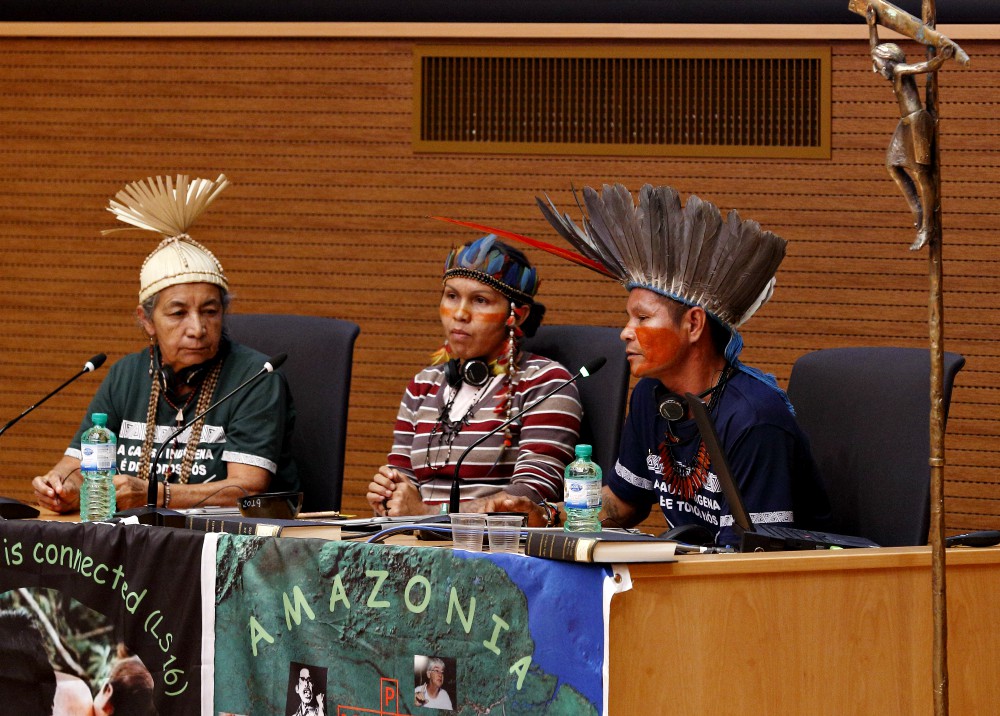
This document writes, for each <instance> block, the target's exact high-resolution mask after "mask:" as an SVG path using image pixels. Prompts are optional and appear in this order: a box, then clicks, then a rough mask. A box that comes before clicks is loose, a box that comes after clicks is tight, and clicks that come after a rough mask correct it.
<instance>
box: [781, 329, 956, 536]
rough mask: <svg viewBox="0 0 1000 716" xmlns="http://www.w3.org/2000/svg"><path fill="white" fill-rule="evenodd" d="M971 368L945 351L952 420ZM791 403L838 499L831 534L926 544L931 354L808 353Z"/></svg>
mask: <svg viewBox="0 0 1000 716" xmlns="http://www.w3.org/2000/svg"><path fill="white" fill-rule="evenodd" d="M963 365H965V358H963V357H962V356H961V355H959V354H957V353H945V355H944V396H943V398H944V406H943V407H944V415H945V418H947V414H948V406H949V404H950V402H951V391H952V386H953V385H954V383H955V375H956V374H957V373H958V371H959V370H961V368H962V366H963ZM788 397H789V398H790V399H791V401H792V405H793V406H795V411H796V416H797V418H798V422H799V425H800V426H801V427H802V429H803V430H804V431H805V433H806V435H808V436H809V441H810V444H811V445H812V451H813V456H814V457H815V458H816V462H817V464H818V465H819V471H820V476H821V478H822V480H823V484H824V485H825V487H826V490H827V494H828V495H829V497H830V505H831V511H832V520H831V522H830V523H829V525H828V526H827V530H828V531H830V532H837V533H840V534H848V535H857V536H860V537H867V538H869V539H871V540H874V541H875V542H877V543H878V544H880V545H882V546H884V547H893V546H902V545H923V544H926V543H927V533H928V528H929V524H930V466H929V464H928V460H929V458H930V352H929V351H928V350H924V349H920V348H875V347H872V348H828V349H824V350H818V351H815V352H812V353H807V354H806V355H804V356H802V357H800V358H799V359H798V360H797V361H795V365H794V366H793V367H792V374H791V377H790V378H789V381H788Z"/></svg>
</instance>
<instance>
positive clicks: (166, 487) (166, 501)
mask: <svg viewBox="0 0 1000 716" xmlns="http://www.w3.org/2000/svg"><path fill="white" fill-rule="evenodd" d="M169 506H170V483H169V482H168V481H167V480H164V481H163V507H164V509H166V508H167V507H169Z"/></svg>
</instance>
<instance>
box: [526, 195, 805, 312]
mask: <svg viewBox="0 0 1000 716" xmlns="http://www.w3.org/2000/svg"><path fill="white" fill-rule="evenodd" d="M537 201H538V206H539V208H541V210H542V214H544V216H545V218H546V219H548V221H549V223H551V224H552V226H553V227H555V229H556V231H558V232H559V234H560V235H561V236H562V237H563V238H564V239H566V240H567V241H568V242H570V244H572V245H573V246H574V247H575V248H576V249H577V250H579V251H580V253H581V254H583V256H585V257H587V258H590V259H592V260H593V261H595V262H597V263H599V264H600V265H601V266H602V267H603V268H604V269H605V270H606V271H605V272H606V273H607V274H609V275H611V276H613V277H614V278H616V279H618V280H619V281H620V282H621V283H622V284H623V285H624V286H625V287H626V288H628V289H629V290H631V289H633V288H646V289H649V290H651V291H654V292H656V293H659V294H661V295H663V296H668V297H670V298H673V299H676V300H678V301H680V302H682V303H685V304H688V305H691V306H701V307H702V308H704V309H705V311H706V312H707V313H709V314H710V315H712V316H713V317H715V318H716V319H717V320H718V321H719V322H721V323H722V324H724V325H726V326H728V327H730V328H737V327H739V326H740V325H742V324H743V323H744V322H745V321H746V320H747V319H748V318H750V316H752V315H753V313H754V312H755V311H756V310H757V309H758V308H760V307H761V306H762V305H764V303H766V302H767V300H768V299H769V298H770V297H771V293H772V290H773V287H774V273H775V271H777V269H778V266H779V264H781V261H782V259H783V258H784V257H785V241H784V239H782V238H780V237H778V236H776V235H774V234H772V233H771V232H769V231H764V230H762V229H761V227H760V224H758V223H757V222H756V221H752V220H746V221H744V220H742V219H741V218H740V215H739V213H738V212H736V211H735V210H734V211H730V212H729V214H728V216H727V217H726V219H725V220H723V219H722V216H721V214H720V213H719V209H718V208H717V207H716V206H715V205H714V204H711V203H710V202H707V201H702V200H701V199H699V198H698V197H697V196H694V195H693V194H692V195H691V196H690V197H688V200H687V203H686V204H685V205H684V206H683V207H682V206H681V201H680V196H679V195H678V193H677V191H676V190H675V189H673V188H672V187H669V186H660V187H653V186H651V185H649V184H647V185H645V186H644V187H642V189H640V190H639V203H638V205H636V204H635V202H634V201H633V199H632V195H631V194H630V193H629V190H628V189H626V188H625V187H624V186H623V185H621V184H615V185H613V186H610V185H607V184H606V185H604V188H603V189H602V190H601V191H600V192H598V191H596V190H595V189H592V188H590V187H586V188H585V189H584V190H583V202H584V205H585V206H586V209H587V214H588V215H587V216H585V217H584V218H583V227H582V228H580V227H578V226H577V225H576V224H575V223H574V222H573V220H572V219H571V218H570V217H569V215H568V214H560V213H559V210H558V209H556V207H555V205H554V204H553V203H552V201H551V199H549V198H548V197H547V196H546V197H545V201H542V200H541V199H538V200H537Z"/></svg>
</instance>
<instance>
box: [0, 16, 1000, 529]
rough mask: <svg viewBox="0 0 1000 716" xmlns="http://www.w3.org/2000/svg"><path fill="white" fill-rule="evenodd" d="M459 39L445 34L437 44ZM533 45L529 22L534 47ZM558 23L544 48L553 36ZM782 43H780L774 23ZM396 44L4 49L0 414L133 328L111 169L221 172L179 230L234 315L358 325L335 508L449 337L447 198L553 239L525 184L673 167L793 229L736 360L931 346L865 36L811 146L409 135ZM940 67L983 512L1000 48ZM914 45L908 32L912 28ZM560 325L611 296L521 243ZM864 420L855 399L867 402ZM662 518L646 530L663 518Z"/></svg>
mask: <svg viewBox="0 0 1000 716" xmlns="http://www.w3.org/2000/svg"><path fill="white" fill-rule="evenodd" d="M453 41H454V42H461V41H462V40H461V39H460V38H456V39H454V40H453ZM539 42H545V40H539ZM552 42H557V41H556V40H552ZM789 42H794V41H789ZM415 44H416V41H415V40H412V39H391V38H390V39H383V38H377V37H372V38H367V39H324V38H316V39H297V38H293V37H287V38H272V39H267V38H254V37H246V38H238V37H237V38H207V37H204V38H183V37H178V38H166V37H161V38H156V37H147V38H136V39H128V38H111V39H109V38H78V37H71V36H67V37H48V38H45V37H41V38H27V37H23V38H6V39H5V42H4V44H3V46H2V47H0V65H2V69H0V90H2V91H3V93H4V97H5V101H4V102H3V103H2V104H0V247H2V249H3V251H2V254H0V277H2V281H0V309H2V311H0V326H2V330H0V365H2V368H0V386H2V391H0V415H3V416H11V417H12V416H14V415H16V414H17V413H19V412H20V411H21V410H22V409H23V408H24V407H25V406H26V405H29V404H31V403H32V402H34V401H35V400H36V399H37V398H38V397H40V396H41V395H43V394H44V393H46V392H48V390H50V389H51V388H52V387H54V386H55V385H58V384H59V383H60V382H62V380H65V378H66V377H68V376H69V375H71V374H72V373H74V372H75V371H76V370H78V368H79V365H81V364H82V362H83V361H84V360H86V359H87V358H88V357H89V356H90V355H92V354H94V353H96V352H98V351H104V352H107V353H108V354H109V357H110V358H111V359H112V360H114V359H116V358H118V357H120V356H122V355H123V354H125V353H127V352H129V351H132V350H136V349H138V348H139V347H141V345H142V340H141V336H140V334H139V333H138V329H137V328H136V326H135V323H134V319H133V311H134V307H135V293H136V290H137V274H138V267H139V264H140V263H141V261H142V259H143V257H144V256H145V255H146V254H147V253H148V252H149V251H150V250H151V249H152V248H153V246H154V245H155V240H154V239H153V237H151V236H147V235H144V234H142V233H141V232H123V233H116V234H112V235H110V236H101V234H100V231H101V230H102V229H106V228H112V227H114V226H115V223H114V222H113V219H112V217H111V215H110V214H108V213H107V212H105V211H104V207H105V205H106V202H107V200H108V199H109V198H110V197H111V196H112V195H113V194H114V193H115V192H116V191H117V190H118V189H119V188H120V187H121V186H122V185H123V184H124V183H125V182H128V181H132V180H135V179H139V178H143V177H145V176H150V175H155V174H162V173H175V172H189V173H192V174H197V175H211V176H214V175H215V174H216V173H218V172H225V173H226V174H227V175H228V176H229V177H230V179H231V181H232V182H233V186H232V187H230V188H229V189H228V190H227V191H226V192H225V193H224V194H223V196H222V198H220V200H219V201H218V202H217V203H216V204H215V205H214V206H213V207H212V208H211V209H210V210H209V212H207V213H206V214H205V216H204V217H203V218H202V220H201V221H200V222H199V223H198V225H197V226H196V228H195V231H193V232H192V233H193V234H194V235H195V236H196V238H198V239H199V240H201V241H203V242H204V243H206V244H207V245H208V246H210V247H211V248H212V249H213V251H215V252H216V253H217V254H218V256H219V257H220V259H221V260H222V262H223V265H224V266H225V267H226V270H227V272H228V274H229V277H230V280H231V283H232V285H233V289H234V293H235V294H236V300H235V302H234V310H235V311H239V312H259V311H272V312H277V313H305V314H315V315H329V316H338V317H342V318H347V319H350V320H354V321H357V322H358V323H359V324H360V325H361V328H362V333H361V336H360V337H359V339H358V343H357V348H356V353H355V371H354V383H353V387H352V395H351V424H350V429H349V436H348V444H347V460H346V462H347V464H346V471H347V479H346V481H345V488H344V489H345V494H344V508H345V510H348V511H353V512H358V513H362V514H363V513H364V512H365V511H366V506H365V503H364V499H363V494H364V488H365V486H366V484H367V482H368V479H369V476H370V475H371V473H372V472H373V471H374V470H375V469H376V467H377V466H378V465H379V464H380V463H381V462H382V460H383V459H384V455H385V452H386V450H387V449H388V447H389V443H390V439H391V434H390V431H391V425H392V419H393V417H394V415H395V410H396V405H397V402H398V399H399V395H400V393H401V391H402V390H403V388H404V386H405V384H406V381H407V380H408V379H409V378H410V376H412V374H413V373H414V372H415V371H416V370H417V369H419V368H420V367H421V366H422V365H423V364H424V363H425V361H426V359H427V356H428V354H429V353H430V352H431V351H433V350H434V349H435V348H436V347H437V345H438V344H439V342H440V339H441V336H440V327H439V324H438V321H437V314H436V311H435V305H436V302H437V292H438V290H439V280H438V276H439V274H440V270H441V265H442V262H443V259H444V255H445V253H446V252H447V250H448V249H449V248H450V247H451V246H452V245H453V244H456V243H459V242H461V241H464V240H467V239H468V238H472V236H473V234H470V233H469V232H466V231H464V230H461V229H458V228H456V227H451V226H447V225H444V224H439V223H438V222H434V221H432V220H430V219H429V218H428V217H429V216H431V215H445V216H454V217H460V218H465V219H472V220H476V221H480V222H482V223H486V224H495V225H499V226H503V227H505V228H510V229H512V230H515V231H520V232H522V233H526V234H529V235H533V236H536V237H538V238H542V239H547V240H551V241H555V242H558V241H560V240H559V239H558V238H557V237H556V236H555V234H554V232H553V231H552V230H551V228H549V227H548V225H547V223H546V222H545V221H544V220H543V219H542V218H541V216H540V215H539V213H538V211H537V209H536V208H535V206H534V197H535V196H536V195H540V194H542V193H548V194H550V195H551V196H552V198H553V200H554V201H555V202H556V203H557V205H558V206H560V207H565V208H566V209H567V210H569V209H570V208H571V207H572V206H573V200H572V196H571V191H570V187H571V186H577V187H579V186H583V185H587V184H591V185H593V184H600V183H602V182H604V181H622V182H624V183H625V184H627V185H629V186H630V187H634V188H638V187H639V185H641V184H642V183H644V182H646V181H651V182H654V183H670V184H672V185H673V186H676V187H677V188H678V189H679V190H680V191H681V192H682V193H683V194H685V195H686V194H689V193H697V194H698V195H699V196H702V197H703V198H705V199H707V200H710V201H713V202H715V203H717V204H719V206H720V207H721V208H723V209H724V210H726V209H729V208H732V207H735V208H738V209H739V210H740V212H741V214H742V215H743V216H745V217H751V218H754V219H756V220H758V221H760V222H761V223H762V224H763V225H764V226H766V227H767V228H769V229H771V230H774V231H775V232H776V233H778V234H780V235H782V236H784V237H785V238H786V239H788V241H789V248H788V258H787V259H786V261H785V263H784V265H783V266H782V268H781V270H780V272H779V275H778V287H777V292H776V294H775V297H774V299H773V300H772V302H771V303H770V304H768V305H767V306H765V307H764V309H762V310H761V312H760V313H759V314H758V316H756V317H755V318H754V320H753V321H751V322H750V323H749V324H748V325H747V326H746V327H745V330H744V334H745V338H746V342H747V346H748V347H747V349H746V353H745V360H746V362H748V363H752V364H756V365H759V366H760V367H762V368H765V369H767V370H769V371H772V372H774V373H775V374H776V375H777V377H778V378H779V380H780V381H782V382H784V381H787V378H788V375H789V373H790V370H791V366H792V364H793V363H794V361H795V359H796V358H797V357H798V356H799V355H801V354H802V353H804V352H807V351H809V350H814V349H816V348H824V347H833V346H842V345H860V344H877V345H909V346H917V347H922V346H926V345H927V264H926V261H927V259H926V253H911V252H909V250H908V246H909V243H910V241H911V240H912V233H913V232H912V231H911V230H910V229H909V228H908V221H909V217H908V212H907V210H906V207H905V204H904V202H903V199H902V197H901V196H900V195H899V193H898V192H897V190H896V187H895V185H894V184H893V183H892V182H891V181H890V180H889V177H888V175H887V174H886V172H885V169H884V167H883V161H884V153H885V147H886V145H887V144H888V141H889V138H890V137H891V135H892V131H893V129H894V127H895V124H896V121H897V114H896V111H897V110H896V105H895V101H894V98H893V96H892V93H891V90H890V88H889V86H888V84H887V83H886V82H885V81H884V80H882V79H881V78H880V77H878V76H876V75H873V74H872V73H871V71H870V62H869V61H868V60H867V45H866V41H865V38H864V37H863V35H862V34H861V33H860V32H859V37H858V40H857V41H841V40H838V41H835V42H832V43H831V49H832V55H833V59H832V76H833V106H832V129H833V135H832V155H831V157H830V159H829V160H748V159H722V158H711V159H707V158H697V157H685V158H667V157H615V156H605V157H588V156H581V155H568V156H566V155H564V156H547V155H534V156H519V155H490V154H480V155H463V156H450V155H445V154H434V153H430V154H418V153H415V152H414V151H413V150H412V148H411V121H412V118H411V108H412V99H413V98H412V92H413V72H412V51H413V48H414V47H415ZM963 47H965V49H966V50H967V51H969V53H970V55H972V56H973V67H972V69H971V70H960V69H957V68H947V69H946V70H945V71H942V73H941V75H940V78H941V97H942V117H943V120H942V125H941V130H942V162H943V207H944V221H945V260H946V264H945V284H944V285H945V291H946V293H945V305H946V313H945V321H946V323H945V335H946V348H947V349H948V350H954V351H958V352H961V353H963V354H964V355H965V356H966V357H967V358H968V364H967V366H966V368H965V370H964V371H963V372H962V373H961V374H960V375H959V380H958V385H957V386H956V390H955V394H954V399H953V403H952V408H951V415H950V419H949V424H948V427H949V430H948V437H947V459H948V467H947V469H946V473H945V476H946V492H947V504H946V508H947V527H948V529H949V530H951V531H957V530H966V529H975V528H985V527H995V526H997V523H998V522H1000V486H998V480H997V469H998V467H1000V449H998V448H997V445H998V444H1000V443H998V441H997V437H998V436H1000V417H998V407H1000V370H998V352H1000V350H998V345H1000V344H998V342H997V341H996V339H995V337H994V335H993V330H992V329H993V326H994V325H995V323H996V320H997V309H998V305H997V304H998V300H1000V299H998V298H997V296H998V293H1000V292H998V290H997V289H998V288H1000V285H998V283H1000V280H998V279H997V275H998V272H997V262H998V258H1000V248H998V244H997V242H996V240H995V236H994V235H993V234H994V231H993V226H994V225H995V223H996V217H997V215H998V213H1000V205H998V199H997V198H996V176H997V171H996V169H997V149H996V148H995V146H996V141H995V139H996V136H997V135H998V133H1000V131H998V119H997V115H998V113H997V112H996V104H997V102H996V101H995V100H994V99H993V97H992V95H991V90H992V87H994V86H996V84H997V81H998V75H1000V42H998V41H996V40H982V41H967V42H963ZM907 49H908V52H911V53H913V52H916V49H915V48H913V47H908V48H907ZM534 258H535V259H536V260H537V263H538V264H539V268H540V272H541V274H542V276H543V284H542V289H541V295H542V300H543V302H544V303H546V305H547V306H548V309H549V312H548V317H547V320H548V321H549V322H551V323H591V324H598V325H610V326H617V325H620V324H621V321H622V316H623V308H624V300H623V299H624V296H625V294H624V291H623V290H622V289H621V288H620V287H617V286H615V285H613V284H611V283H610V282H607V281H605V280H602V279H601V278H599V277H598V276H596V275H595V274H590V273H589V272H587V271H585V270H582V269H578V268H576V267H572V266H568V265H564V264H562V263H561V262H558V261H557V260H556V259H553V258H550V257H548V256H538V255H537V254H535V255H534ZM100 377H102V376H101V375H97V376H87V377H86V378H84V379H82V380H81V381H79V382H78V383H77V384H75V385H74V386H72V387H71V388H70V389H68V390H67V392H66V393H65V394H64V395H62V396H60V397H58V398H57V399H53V400H52V401H50V402H49V403H48V404H46V405H45V406H43V407H42V408H40V409H39V410H38V411H37V412H36V413H35V414H33V415H32V416H31V417H29V418H27V419H26V420H25V421H23V422H22V423H21V424H19V425H18V426H16V427H15V428H13V429H12V430H11V431H10V432H9V433H7V434H5V435H4V436H3V438H2V439H0V466H2V468H0V493H2V494H9V495H13V496H16V497H21V498H22V499H25V498H27V497H28V496H29V479H30V477H31V476H32V475H34V474H37V473H38V472H40V471H42V470H44V469H46V468H47V467H48V466H49V465H51V464H53V463H54V462H55V460H56V459H57V458H58V456H59V454H60V453H61V452H62V449H63V448H64V446H65V443H66V441H67V440H68V438H69V436H70V435H71V434H72V432H73V429H74V428H75V426H76V425H77V423H78V422H79V420H80V419H81V418H82V416H83V412H84V410H85V407H86V404H87V401H88V399H89V396H90V395H91V394H92V392H93V389H94V388H95V386H96V380H97V379H99V378H100ZM859 419H863V416H859ZM659 520H660V521H659V522H657V521H656V520H655V519H654V520H651V521H650V522H649V525H650V526H655V525H657V524H662V518H659Z"/></svg>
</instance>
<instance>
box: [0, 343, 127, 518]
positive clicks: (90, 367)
mask: <svg viewBox="0 0 1000 716" xmlns="http://www.w3.org/2000/svg"><path fill="white" fill-rule="evenodd" d="M107 359H108V357H107V356H106V355H104V354H103V353H98V354H97V355H96V356H94V357H93V358H91V359H90V360H89V361H87V362H86V363H84V364H83V370H81V371H80V372H79V373H77V374H76V375H74V376H73V377H72V378H70V379H69V380H67V381H66V382H65V383H63V384H62V385H60V386H59V387H58V388H56V389H55V390H53V391H52V392H51V393H49V394H48V395H46V396H45V397H44V398H42V399H41V400H39V401H38V402H37V403H35V404H34V405H32V406H31V407H30V408H28V409H27V410H25V411H24V412H23V413H21V414H20V415H18V416H17V417H16V418H14V419H13V420H11V421H9V422H8V423H7V424H6V425H4V426H3V427H2V428H0V435H3V434H4V433H5V432H7V428H9V427H11V426H12V425H14V424H15V423H17V422H18V421H19V420H20V419H21V418H23V417H24V416H25V415H27V414H28V413H30V412H31V411H32V410H34V409H35V408H37V407H38V406H39V405H41V404H42V403H44V402H45V401H46V400H48V399H49V398H51V397H52V396H53V395H55V394H56V393H58V392H59V391H60V390H62V389H63V388H65V387H66V386H67V385H69V384H70V383H72V382H73V381H74V380H76V379H77V378H79V377H80V376H81V375H83V374H84V373H92V372H94V371H95V370H97V369H98V368H100V367H101V366H102V365H104V361H106V360H107ZM38 515H39V512H38V510H36V509H35V508H34V507H32V506H31V505H27V504H25V503H23V502H21V501H20V500H15V499H14V498H13V497H0V519H3V520H23V519H31V518H32V517H38Z"/></svg>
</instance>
